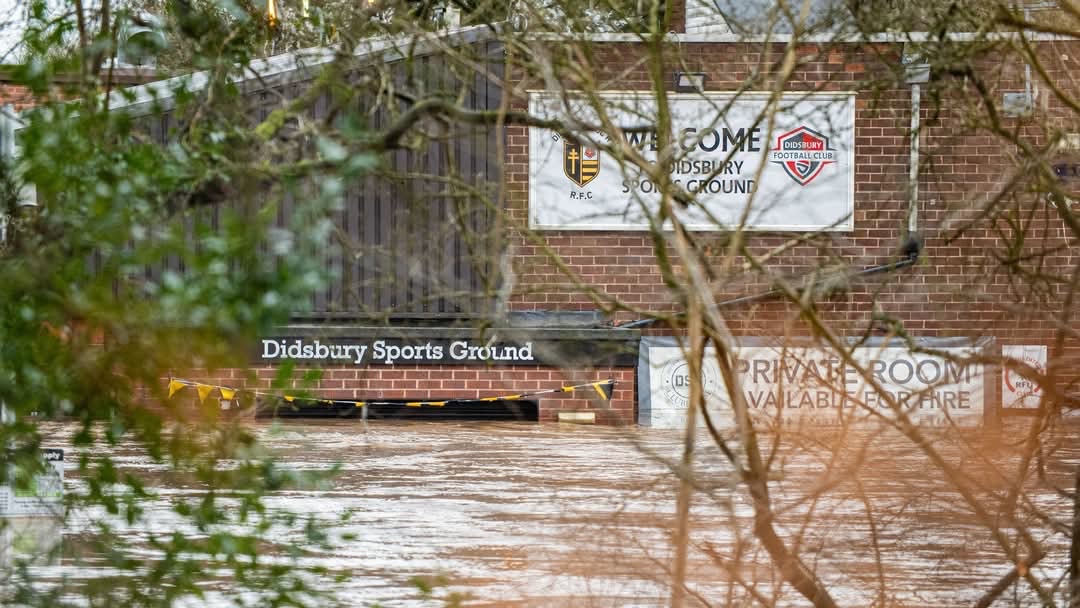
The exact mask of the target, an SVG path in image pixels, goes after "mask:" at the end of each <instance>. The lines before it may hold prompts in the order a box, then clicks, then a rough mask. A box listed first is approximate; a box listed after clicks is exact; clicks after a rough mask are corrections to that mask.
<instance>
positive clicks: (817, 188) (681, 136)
mask: <svg viewBox="0 0 1080 608" xmlns="http://www.w3.org/2000/svg"><path fill="white" fill-rule="evenodd" d="M593 99H594V101H595V103H592V104H590V103H586V102H585V101H582V100H580V99H577V100H575V99H571V100H565V99H563V98H561V97H559V96H556V95H553V94H550V93H544V92H534V93H532V94H531V96H530V100H529V109H530V111H531V112H532V113H533V114H535V115H537V116H539V117H541V118H546V119H554V120H559V121H561V122H564V123H567V124H570V125H573V124H584V125H594V124H603V123H604V122H609V124H614V125H616V126H618V127H619V129H620V130H621V135H620V136H619V137H621V139H622V141H620V142H612V140H611V139H609V137H608V136H607V135H606V134H604V133H599V132H597V133H592V134H587V135H583V134H580V133H575V134H573V135H572V134H570V133H558V132H554V131H550V130H547V129H542V128H539V127H533V128H530V130H529V223H530V225H531V226H532V227H533V228H539V229H574V230H645V229H648V228H649V225H650V224H649V217H650V215H653V214H655V212H656V210H657V208H658V204H659V203H658V201H659V195H658V194H657V190H658V186H657V180H656V179H655V178H656V176H655V175H653V176H650V175H649V174H648V173H646V172H643V171H641V170H640V169H638V168H637V167H636V166H633V165H632V163H630V162H628V161H626V160H622V161H620V160H619V158H618V156H620V154H619V153H618V152H617V149H618V148H619V146H617V145H615V146H614V148H615V150H616V152H614V153H613V150H612V148H610V147H607V146H612V145H613V144H614V143H617V144H620V145H621V144H622V143H623V142H625V143H626V144H628V145H629V146H630V147H632V148H633V149H634V150H636V151H637V153H638V154H640V157H641V158H642V159H644V160H645V161H646V162H648V163H655V162H656V161H657V158H658V152H659V151H658V148H659V139H660V137H659V136H658V133H657V128H656V122H657V119H656V114H657V112H656V102H655V100H654V99H653V98H652V97H650V96H648V95H646V94H642V93H635V92H608V93H601V94H599V95H596V96H594V97H593ZM669 101H670V110H671V117H672V118H671V122H672V136H673V139H674V141H675V145H676V146H678V153H677V154H675V155H673V157H672V158H670V159H669V160H666V161H664V165H663V167H661V171H663V173H664V174H667V175H670V178H671V180H672V181H673V182H675V183H677V184H678V185H679V186H680V187H681V188H683V189H684V190H685V191H686V192H688V193H690V194H692V195H694V196H695V197H696V200H697V204H698V205H699V206H698V207H691V208H689V209H685V210H680V211H679V213H680V214H681V215H682V216H683V220H684V221H685V222H687V224H688V225H690V226H691V227H692V228H693V229H698V230H717V229H721V228H723V227H724V226H729V227H730V226H735V225H737V224H739V223H740V222H745V225H746V227H747V228H749V229H753V230H804V231H811V230H836V231H842V230H851V229H853V227H854V221H853V217H852V214H853V210H854V200H855V194H854V192H855V170H854V166H855V97H854V95H852V94H850V93H784V94H783V95H781V96H780V98H779V99H778V100H775V101H776V103H773V100H772V97H771V95H769V94H766V93H742V94H739V95H738V96H735V95H732V94H728V93H713V92H709V93H705V94H704V95H701V94H693V95H686V94H672V95H669ZM597 106H600V107H602V108H603V112H604V114H605V115H606V117H605V118H606V120H600V117H599V112H598V110H597ZM567 117H572V118H573V119H576V120H578V121H580V122H578V123H575V122H574V120H571V119H568V118H567ZM770 121H771V123H770ZM751 201H752V204H750V203H751ZM748 204H750V206H749V209H748V208H747V206H748Z"/></svg>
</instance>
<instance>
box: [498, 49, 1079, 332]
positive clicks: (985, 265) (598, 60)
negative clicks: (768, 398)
mask: <svg viewBox="0 0 1080 608" xmlns="http://www.w3.org/2000/svg"><path fill="white" fill-rule="evenodd" d="M680 49H681V51H682V57H683V63H684V64H688V65H689V66H690V67H691V69H700V70H703V71H705V72H706V74H707V88H708V89H710V90H716V91H734V90H736V89H737V88H738V87H741V86H743V85H744V83H745V82H746V81H747V80H749V79H752V78H755V74H754V70H756V69H761V68H762V67H768V66H774V65H777V64H778V62H779V60H780V58H781V53H782V52H783V45H774V46H772V47H769V48H762V47H761V46H760V45H752V44H693V43H687V44H683V45H681V47H680ZM1066 50H1067V51H1069V52H1072V53H1073V54H1076V51H1077V50H1080V47H1077V46H1076V45H1075V44H1074V43H1072V47H1071V48H1070V49H1066ZM899 52H900V47H899V46H898V45H896V46H889V45H880V46H877V47H874V48H858V47H854V46H841V47H837V48H833V49H826V48H822V47H820V46H817V45H810V46H807V47H804V48H801V49H800V50H799V56H800V57H801V58H802V59H803V61H804V63H803V64H802V65H801V67H800V68H799V69H798V70H797V71H796V73H795V75H794V77H793V78H792V84H791V86H790V87H788V88H789V89H794V90H817V89H821V90H827V91H828V90H837V91H839V90H854V91H857V92H858V95H857V98H856V118H855V121H856V133H855V146H856V185H855V186H856V191H855V209H856V210H855V230H854V231H852V232H849V233H840V234H836V235H834V236H833V238H831V239H830V242H828V243H825V244H822V245H812V244H807V245H803V246H799V247H796V248H794V249H793V250H791V251H790V252H789V253H788V254H785V255H782V256H779V257H778V258H776V259H775V260H773V261H772V262H771V263H770V265H769V269H770V271H771V272H773V273H775V275H776V276H785V275H793V276H798V275H800V274H801V273H805V272H806V271H808V270H810V269H811V268H813V267H816V266H817V265H819V264H822V263H825V262H828V261H830V260H832V259H836V260H840V261H843V262H846V263H848V264H849V265H850V267H851V268H862V267H867V266H872V265H875V264H880V263H884V262H887V261H889V260H891V259H895V258H894V257H892V256H894V255H895V253H896V251H897V247H898V245H899V244H900V242H901V238H902V233H903V226H904V224H905V223H906V222H905V217H906V213H907V205H908V204H907V176H908V155H909V140H908V136H907V132H908V128H909V125H910V121H911V93H910V89H909V88H908V87H907V86H903V85H901V86H886V87H884V88H881V87H880V86H879V87H877V88H873V89H872V88H871V87H870V86H868V84H867V81H870V82H873V81H874V80H875V79H876V78H878V77H879V76H880V77H882V78H884V77H885V76H887V75H889V70H890V69H891V67H890V66H891V64H895V62H896V61H897V59H898V56H899ZM1046 54H1047V55H1048V56H1050V57H1058V58H1060V57H1062V56H1067V55H1068V53H1067V52H1063V50H1062V49H1061V48H1049V46H1048V48H1047V49H1046ZM593 57H595V59H594V60H593V61H592V62H591V64H590V65H589V66H588V68H589V69H588V71H590V72H592V76H593V77H595V78H596V79H597V80H598V81H600V82H604V81H605V78H607V77H609V76H611V77H612V78H614V75H618V80H619V85H618V86H615V87H613V88H619V89H644V88H647V87H648V86H649V81H648V79H647V74H646V72H645V69H644V67H643V66H635V65H634V62H635V61H636V60H637V58H638V57H640V48H638V47H636V46H635V45H633V44H609V45H606V46H602V47H600V48H597V49H594V52H593ZM1058 63H1060V60H1059V62H1058ZM671 65H672V66H673V67H672V68H671V69H672V71H673V70H674V69H676V68H675V67H674V66H676V65H679V64H677V63H671ZM982 67H983V68H984V73H983V76H984V77H985V78H987V79H988V80H989V81H990V82H991V83H992V84H993V86H994V87H995V92H994V96H995V99H997V100H998V101H1000V94H999V92H1000V91H1006V90H1022V89H1023V82H1022V80H1020V78H1021V76H1022V72H1021V70H1019V69H1018V66H1016V65H1013V64H1009V63H995V62H993V61H987V62H986V65H985V66H982ZM1067 67H1068V66H1064V65H1062V66H1058V67H1057V69H1058V70H1059V71H1060V74H1061V75H1062V82H1066V78H1065V77H1066V76H1067ZM568 72H572V71H568ZM522 80H523V81H524V84H523V88H525V89H528V88H541V87H540V86H539V83H538V82H535V81H531V80H529V79H528V78H527V77H523V78H522ZM758 82H760V86H757V87H753V88H756V89H767V88H768V86H769V85H770V83H771V80H770V77H769V75H768V73H767V72H766V73H765V77H764V78H759V80H758ZM568 84H569V85H570V87H571V88H574V87H576V86H577V85H578V84H580V83H576V82H573V81H570V82H569V83H568ZM957 87H960V88H958V90H957V94H956V96H955V98H953V99H942V100H936V99H932V98H930V96H929V95H927V94H924V95H923V100H922V101H923V107H922V112H921V119H922V122H923V131H922V133H923V134H922V154H921V172H920V180H919V190H920V194H919V197H920V203H919V226H918V229H919V232H920V233H922V234H923V236H924V238H925V242H926V247H925V250H924V252H923V255H922V260H921V261H920V263H919V264H918V266H916V267H915V268H912V269H909V270H905V271H903V272H901V273H898V274H897V275H896V276H893V277H890V278H888V279H887V280H877V281H871V282H869V283H867V284H865V285H853V286H851V287H850V288H849V289H848V290H846V291H845V292H843V293H840V294H837V295H836V296H834V297H832V298H830V299H828V300H827V301H825V302H823V303H822V305H821V310H822V312H823V313H824V314H825V316H826V318H828V319H829V320H830V321H832V322H834V323H837V324H839V325H840V326H841V327H844V326H846V327H847V328H848V329H849V330H850V331H853V332H854V331H859V330H860V329H863V328H865V327H866V326H867V325H868V324H870V323H871V313H872V308H873V304H876V305H877V306H878V307H879V309H880V310H881V311H882V312H884V313H886V314H890V315H894V316H896V317H897V318H898V319H900V320H902V321H903V322H904V324H905V327H907V328H908V329H909V330H911V331H913V332H916V333H925V334H927V335H968V336H970V335H996V336H999V337H1001V338H1002V339H1006V338H1007V339H1010V340H1012V339H1019V340H1043V341H1045V340H1047V339H1048V337H1049V334H1048V331H1049V330H1050V324H1048V323H1049V322H1048V321H1047V320H1046V319H1043V320H1041V321H1038V322H1034V321H1033V319H1032V318H1031V317H1032V315H1033V314H1035V313H1045V312H1048V311H1051V310H1052V305H1053V304H1054V303H1055V302H1054V301H1052V299H1051V300H1049V301H1046V302H1043V303H1041V304H1045V305H1046V306H1042V305H1040V306H1037V307H1035V308H1027V306H1028V305H1029V304H1025V308H1024V310H1020V311H1017V310H1013V309H1011V308H1009V306H1008V304H1009V303H1014V302H1017V301H1018V300H1017V297H1019V294H1016V293H1014V292H1013V291H1010V285H1009V276H1010V275H1009V274H1008V273H1009V272H1010V271H1014V270H1016V268H1014V267H1013V268H1010V267H1009V266H1008V264H1005V263H1003V262H1002V261H1001V259H1000V257H1001V252H1002V249H1003V247H1002V233H1001V231H1002V230H1005V229H1006V228H1007V221H1008V220H1007V218H1002V217H1000V215H999V214H995V215H994V216H993V217H983V218H978V219H976V220H975V221H973V223H972V225H971V226H970V227H967V228H965V229H963V230H960V223H959V222H960V221H961V220H962V219H964V218H970V217H974V216H976V215H978V212H979V209H981V208H983V207H984V206H985V205H986V204H987V203H988V202H989V200H990V198H991V197H992V196H993V195H994V194H995V193H997V192H999V191H1000V190H1001V188H1002V187H1003V185H1004V184H1005V183H1006V181H1007V180H1008V179H1009V177H1010V176H1012V175H1013V174H1014V173H1015V171H1016V169H1015V167H1016V165H1015V162H1014V161H1013V159H1012V155H1013V153H1014V150H1015V147H1014V146H1011V145H1007V144H1005V143H1004V142H1003V141H1002V140H1001V138H1000V137H997V136H995V135H992V134H989V133H986V129H985V125H980V124H978V122H977V121H976V120H975V119H974V117H975V116H977V114H975V113H974V112H973V111H972V108H973V107H976V109H977V106H978V103H976V100H975V98H974V97H973V96H972V91H971V88H970V87H967V88H963V85H962V82H961V81H960V80H958V81H957ZM1049 97H1051V96H1049V95H1047V94H1046V93H1045V92H1044V93H1043V95H1042V97H1041V98H1040V99H1041V100H1042V103H1043V104H1044V107H1042V108H1041V109H1040V115H1039V116H1037V117H1036V120H1037V121H1038V120H1043V117H1045V116H1053V115H1054V113H1055V111H1058V108H1057V107H1056V106H1057V105H1058V104H1056V102H1055V100H1053V99H1052V98H1050V99H1048V98H1049ZM516 103H517V106H518V108H521V109H523V108H524V107H525V105H524V103H525V101H524V99H518V100H516ZM1059 113H1060V112H1059ZM1002 128H1003V129H1005V130H1009V129H1020V131H1021V133H1022V134H1023V135H1024V137H1025V139H1026V141H1029V142H1030V143H1032V144H1033V145H1040V144H1041V143H1042V141H1045V135H1044V134H1043V133H1042V131H1041V130H1040V129H1038V128H1037V127H1025V126H1023V124H1021V123H1019V122H1018V121H1017V120H1016V119H1003V122H1002ZM508 143H509V148H508V150H509V156H508V166H507V179H508V182H509V188H508V195H509V204H510V205H511V208H512V213H513V216H514V217H515V219H516V220H517V221H519V222H522V223H524V222H527V218H528V216H527V211H528V207H527V206H528V157H527V153H526V152H527V145H528V131H527V129H525V128H521V127H514V128H510V129H509V130H508ZM1014 206H1015V207H1016V209H1017V210H1023V211H1024V212H1030V213H1033V214H1034V217H1032V218H1031V220H1032V221H1031V224H1030V226H1028V227H1027V230H1029V239H1033V240H1032V241H1030V242H1029V243H1027V244H1026V245H1025V252H1026V253H1028V254H1031V253H1037V252H1038V251H1042V250H1050V251H1054V250H1056V252H1055V253H1051V254H1050V255H1047V256H1045V257H1042V258H1040V259H1041V260H1042V263H1044V264H1045V268H1056V269H1070V268H1071V267H1072V266H1074V265H1075V257H1074V254H1073V253H1072V245H1074V244H1075V243H1074V242H1073V241H1072V240H1071V238H1070V237H1068V236H1067V233H1066V230H1065V227H1064V224H1063V223H1062V222H1061V220H1060V218H1057V217H1056V216H1055V215H1054V214H1053V212H1052V209H1050V208H1049V207H1048V206H1047V205H1044V204H1041V203H1038V204H1037V203H1034V202H1033V201H1032V200H1030V198H1029V199H1026V200H1023V197H1022V196H1020V197H1019V198H1018V199H1017V200H1016V202H1015V204H1014ZM1042 216H1045V217H1042ZM543 235H544V242H545V243H546V245H547V246H549V247H550V248H551V249H552V250H553V251H554V252H555V253H556V254H557V255H559V256H560V257H561V258H562V260H563V261H564V262H565V263H566V264H567V266H568V267H569V268H570V270H572V271H573V272H575V273H577V274H578V275H579V276H580V277H582V278H583V279H585V280H586V281H587V282H589V283H590V285H592V286H594V287H597V288H599V289H600V290H601V291H602V292H604V293H606V294H609V295H611V296H614V297H619V298H623V299H624V300H625V301H626V302H627V303H628V304H632V305H635V306H640V307H643V308H646V309H650V310H671V309H673V308H674V307H675V306H674V304H673V303H672V297H671V295H670V293H669V292H668V290H667V289H665V288H664V287H663V286H662V284H661V282H660V277H659V274H658V271H657V266H656V258H655V254H654V252H653V250H652V243H651V240H650V238H649V236H648V235H647V234H644V233H642V232H625V231H624V232H593V231H589V232H574V231H551V232H545V233H543ZM698 238H699V239H700V240H701V241H702V242H703V243H705V244H706V245H708V244H709V243H710V242H715V243H716V250H717V251H718V252H719V253H723V251H724V248H723V245H722V242H723V239H722V238H721V236H720V235H709V234H700V235H698ZM750 238H751V241H752V243H753V245H752V248H753V249H754V250H756V251H758V252H764V251H767V250H768V249H770V248H772V247H775V246H777V245H779V244H781V243H782V242H784V241H785V240H787V239H789V238H791V235H789V234H783V235H781V234H763V233H754V234H753V235H752V236H751V237H750ZM518 253H519V255H518V258H517V259H516V262H517V264H518V269H517V280H518V283H519V290H518V293H517V297H516V298H515V300H514V301H513V305H514V306H515V307H517V308H520V309H532V308H562V309H589V308H593V307H594V305H593V304H592V303H591V302H590V301H589V300H588V299H587V298H586V297H584V296H583V295H581V294H574V293H572V291H573V288H572V287H571V286H570V285H569V284H568V281H567V279H566V277H565V276H564V275H563V274H562V273H560V272H558V271H557V270H556V269H555V266H554V265H553V264H552V263H551V262H550V260H548V259H547V256H546V255H545V254H544V252H543V250H542V249H541V248H540V247H537V246H536V245H534V244H530V243H528V242H526V241H521V242H520V243H519V248H518ZM669 253H672V252H669ZM1011 276H1014V277H1015V274H1013V275H1011ZM767 283H768V282H767V281H763V280H762V277H760V276H758V275H756V274H754V273H745V274H740V273H736V274H734V275H732V276H729V277H725V279H724V280H723V282H718V284H717V285H716V286H715V287H716V293H717V297H718V299H720V300H723V299H725V298H730V297H737V296H741V295H746V294H753V293H758V292H760V291H761V290H762V289H763V288H765V287H766V286H767ZM1051 291H1052V293H1054V294H1056V295H1057V296H1060V295H1061V294H1062V292H1061V291H1060V290H1051ZM1056 303H1057V304H1060V301H1058V302H1056ZM793 315H795V312H794V311H793V310H792V308H791V307H790V306H787V305H784V304H780V303H761V304H758V305H755V306H753V307H747V308H743V309H740V310H737V311H732V320H733V321H734V322H735V328H736V329H737V330H739V331H743V332H757V331H761V330H762V329H763V327H764V326H772V329H771V330H769V331H771V332H774V333H775V332H776V331H784V330H786V329H787V328H785V327H784V325H785V324H784V323H781V325H780V326H777V325H776V324H777V323H778V322H782V321H786V320H794V319H792V316H793ZM627 316H628V315H623V318H626V317H627ZM791 325H797V324H794V323H793V324H791Z"/></svg>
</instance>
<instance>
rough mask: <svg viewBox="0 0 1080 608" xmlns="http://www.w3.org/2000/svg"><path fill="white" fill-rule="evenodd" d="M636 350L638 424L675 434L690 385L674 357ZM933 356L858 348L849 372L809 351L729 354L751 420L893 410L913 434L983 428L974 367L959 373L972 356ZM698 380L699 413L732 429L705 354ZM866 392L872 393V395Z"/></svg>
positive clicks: (964, 349)
mask: <svg viewBox="0 0 1080 608" xmlns="http://www.w3.org/2000/svg"><path fill="white" fill-rule="evenodd" d="M656 340H657V339H643V340H642V357H641V360H640V365H639V377H642V378H644V382H642V389H641V391H642V393H643V394H642V395H641V397H640V402H641V407H640V408H639V420H638V421H639V423H641V424H645V425H649V426H654V427H661V428H682V427H683V426H684V425H685V423H686V410H687V406H688V403H689V383H690V375H689V371H688V367H687V363H686V360H685V358H684V357H683V353H682V349H681V348H679V347H678V346H674V345H666V344H663V343H661V344H657V343H656ZM934 350H935V351H937V352H940V353H942V354H943V356H935V355H931V354H925V353H918V352H911V351H910V350H909V349H907V348H906V347H901V346H862V347H858V348H855V349H854V352H853V353H852V356H853V358H854V360H855V362H856V363H858V365H859V368H861V369H862V370H865V372H866V373H867V374H869V376H870V377H871V378H872V379H873V381H874V382H873V384H871V383H870V382H867V380H866V377H865V376H864V375H863V374H862V373H860V371H859V370H858V369H856V368H855V367H854V366H848V365H845V364H844V362H843V361H842V360H841V359H840V357H839V356H838V355H837V354H836V353H833V352H830V351H827V350H825V349H821V348H814V347H790V348H782V347H776V346H738V347H736V348H735V349H734V351H733V354H734V355H735V359H734V364H735V371H736V373H737V374H738V377H739V385H740V389H741V390H742V393H743V398H744V399H745V400H746V403H747V406H748V407H749V408H750V411H751V413H752V414H754V415H755V416H758V417H759V418H763V419H768V420H771V421H777V422H782V423H785V424H787V423H791V424H839V423H847V422H859V421H867V420H872V419H876V418H879V417H884V418H892V417H895V415H896V412H895V410H894V409H893V405H892V404H898V405H899V406H900V407H901V408H903V411H904V412H905V413H906V415H907V416H908V418H909V419H910V420H912V421H913V422H914V423H916V424H920V425H931V426H940V425H951V424H956V425H958V426H977V425H980V424H982V422H983V414H984V390H983V389H984V375H983V371H984V370H983V366H982V365H979V364H974V363H966V362H965V361H964V359H965V358H969V357H971V356H972V355H974V354H977V353H978V352H980V349H979V347H978V346H974V345H970V346H942V347H937V348H934ZM702 379H703V382H704V389H705V394H706V406H707V407H708V410H709V412H710V414H711V415H712V416H713V417H714V418H715V420H716V421H717V423H718V424H719V426H721V427H724V428H730V427H732V426H733V418H732V415H731V411H732V409H731V406H730V398H729V395H728V392H727V387H726V385H725V383H724V381H723V379H722V377H721V376H720V370H719V366H718V365H717V363H716V353H715V351H714V350H713V349H707V351H706V357H705V363H704V368H703V370H702ZM874 384H876V385H877V387H879V388H880V390H879V389H878V388H875V387H874Z"/></svg>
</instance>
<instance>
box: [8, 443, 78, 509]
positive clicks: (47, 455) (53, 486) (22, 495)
mask: <svg viewBox="0 0 1080 608" xmlns="http://www.w3.org/2000/svg"><path fill="white" fill-rule="evenodd" d="M41 457H42V459H43V460H44V461H45V471H44V472H43V473H41V474H38V475H35V476H34V478H33V479H31V480H30V485H29V487H26V488H20V487H17V486H15V485H14V482H9V483H8V484H0V516H2V517H35V516H50V517H57V516H61V515H63V514H64V450H60V449H55V448H45V449H43V450H41ZM14 475H15V469H14V467H13V468H12V469H11V470H10V471H9V472H8V477H9V479H13V478H14Z"/></svg>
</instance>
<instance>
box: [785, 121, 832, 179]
mask: <svg viewBox="0 0 1080 608" xmlns="http://www.w3.org/2000/svg"><path fill="white" fill-rule="evenodd" d="M769 161H770V162H773V163H776V164H778V165H780V166H781V167H783V168H784V172H785V173H787V174H788V177H790V178H791V179H793V180H795V183H797V184H799V185H800V186H805V185H806V184H809V183H810V182H812V181H814V178H816V177H817V176H818V174H820V173H821V170H822V169H824V168H825V165H831V164H833V163H835V162H836V161H837V156H836V150H833V149H832V148H830V147H829V138H828V137H825V136H824V135H822V134H821V133H818V132H817V131H815V130H813V129H811V128H810V127H807V126H801V127H799V128H798V129H794V130H792V131H788V132H787V133H784V134H783V135H780V136H779V137H777V138H776V147H775V148H773V150H772V152H771V153H770V154H769Z"/></svg>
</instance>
